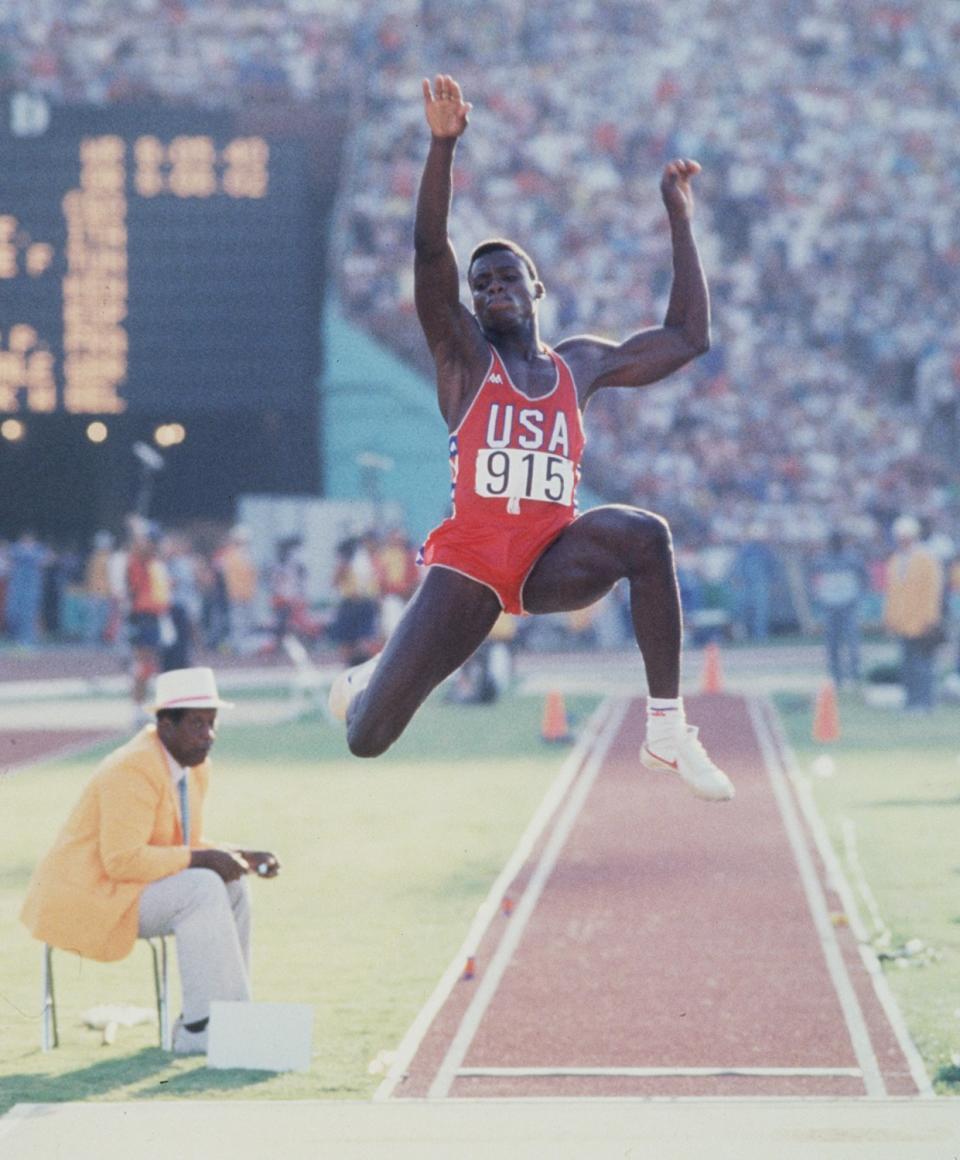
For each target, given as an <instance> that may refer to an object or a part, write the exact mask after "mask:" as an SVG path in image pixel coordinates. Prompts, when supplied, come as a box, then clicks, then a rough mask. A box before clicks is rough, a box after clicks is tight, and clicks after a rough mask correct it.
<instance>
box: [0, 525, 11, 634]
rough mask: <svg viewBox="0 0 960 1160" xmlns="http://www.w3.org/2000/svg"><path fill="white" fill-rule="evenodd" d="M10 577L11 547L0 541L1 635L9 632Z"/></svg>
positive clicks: (4, 541)
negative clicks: (8, 595)
mask: <svg viewBox="0 0 960 1160" xmlns="http://www.w3.org/2000/svg"><path fill="white" fill-rule="evenodd" d="M9 577H10V545H9V544H8V543H7V541H6V540H0V634H5V633H6V631H7V581H8V579H9Z"/></svg>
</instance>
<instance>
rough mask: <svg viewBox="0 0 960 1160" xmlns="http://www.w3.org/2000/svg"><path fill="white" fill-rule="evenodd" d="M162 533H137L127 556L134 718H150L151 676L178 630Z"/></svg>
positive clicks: (136, 720)
mask: <svg viewBox="0 0 960 1160" xmlns="http://www.w3.org/2000/svg"><path fill="white" fill-rule="evenodd" d="M159 543H160V532H159V530H158V529H157V528H152V527H151V528H148V529H146V530H145V531H142V532H139V533H135V538H134V540H133V542H132V543H131V545H130V552H129V556H128V559H127V594H128V599H129V612H128V615H127V625H128V629H129V636H130V646H131V648H132V650H133V657H132V663H133V683H132V695H133V703H134V719H135V723H136V724H142V723H144V722H145V721H146V719H147V714H146V711H145V709H144V702H145V701H146V696H147V685H148V683H149V681H150V678H151V677H152V676H153V675H154V674H155V673H157V672H159V671H160V667H161V663H160V662H161V652H162V650H163V649H164V648H166V647H168V646H169V645H171V644H173V642H174V640H175V631H174V628H173V622H172V621H171V619H170V600H171V595H172V593H171V584H170V573H169V571H168V570H167V567H166V565H165V564H164V562H163V560H162V559H161V558H160V553H159Z"/></svg>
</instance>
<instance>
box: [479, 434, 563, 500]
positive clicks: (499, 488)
mask: <svg viewBox="0 0 960 1160" xmlns="http://www.w3.org/2000/svg"><path fill="white" fill-rule="evenodd" d="M474 486H475V490H476V493H477V495H482V496H483V497H484V499H516V500H520V499H534V500H539V501H540V502H541V503H559V504H564V505H565V506H566V507H570V506H571V505H572V503H573V488H574V468H573V460H572V459H565V458H564V457H563V456H562V455H551V454H550V453H549V452H547V451H524V450H523V449H522V448H519V447H497V448H490V447H483V448H481V449H480V451H479V452H478V453H477V474H476V479H475V483H474Z"/></svg>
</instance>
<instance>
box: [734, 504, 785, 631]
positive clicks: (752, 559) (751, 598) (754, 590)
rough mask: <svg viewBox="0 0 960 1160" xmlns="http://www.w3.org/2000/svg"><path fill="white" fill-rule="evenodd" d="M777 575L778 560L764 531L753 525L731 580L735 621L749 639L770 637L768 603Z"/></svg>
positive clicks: (759, 526)
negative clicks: (733, 593)
mask: <svg viewBox="0 0 960 1160" xmlns="http://www.w3.org/2000/svg"><path fill="white" fill-rule="evenodd" d="M776 576H777V559H776V556H774V554H773V551H772V549H771V548H770V545H769V543H768V542H767V532H766V529H765V528H764V527H762V526H761V525H760V524H754V525H753V526H752V527H751V528H750V530H749V532H748V533H747V539H746V542H745V543H743V544H742V545H741V547H740V549H739V551H738V552H737V554H736V556H735V557H734V560H733V567H732V569H731V573H730V581H731V583H732V585H733V589H734V592H735V596H736V612H737V619H738V621H739V622H740V625H741V627H742V629H743V632H744V634H745V635H746V637H747V638H748V639H749V640H756V641H765V640H766V639H767V637H768V636H769V635H770V600H771V596H772V593H773V585H774V581H775V580H776Z"/></svg>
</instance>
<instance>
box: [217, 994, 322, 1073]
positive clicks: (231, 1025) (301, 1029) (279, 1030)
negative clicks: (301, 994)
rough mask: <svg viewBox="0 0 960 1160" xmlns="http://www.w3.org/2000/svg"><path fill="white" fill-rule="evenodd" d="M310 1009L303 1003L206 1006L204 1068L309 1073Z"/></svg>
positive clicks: (310, 1049)
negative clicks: (207, 1015) (207, 1022)
mask: <svg viewBox="0 0 960 1160" xmlns="http://www.w3.org/2000/svg"><path fill="white" fill-rule="evenodd" d="M312 1054H313V1007H311V1006H310V1005H309V1004H307V1003H228V1002H223V1001H220V1000H217V1001H215V1002H213V1003H211V1004H210V1024H209V1028H208V1031H207V1067H243V1068H249V1069H252V1070H256V1071H309V1070H310V1061H311V1057H312Z"/></svg>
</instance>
